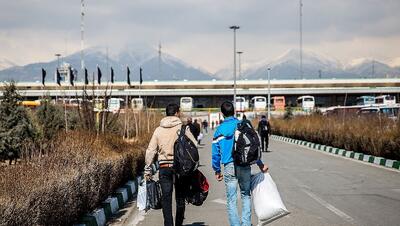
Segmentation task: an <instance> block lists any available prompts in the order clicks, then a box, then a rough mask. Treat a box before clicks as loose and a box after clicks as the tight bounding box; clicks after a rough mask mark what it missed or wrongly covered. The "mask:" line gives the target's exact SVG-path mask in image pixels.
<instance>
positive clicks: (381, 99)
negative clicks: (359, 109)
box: [375, 95, 396, 105]
mask: <svg viewBox="0 0 400 226" xmlns="http://www.w3.org/2000/svg"><path fill="white" fill-rule="evenodd" d="M375 104H379V105H394V104H396V97H395V96H390V95H382V96H378V97H376V98H375Z"/></svg>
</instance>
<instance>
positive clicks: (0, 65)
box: [0, 59, 17, 70]
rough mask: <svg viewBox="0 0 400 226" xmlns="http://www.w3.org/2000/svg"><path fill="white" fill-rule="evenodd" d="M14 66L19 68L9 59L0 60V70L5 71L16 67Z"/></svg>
mask: <svg viewBox="0 0 400 226" xmlns="http://www.w3.org/2000/svg"><path fill="white" fill-rule="evenodd" d="M14 66H17V65H16V64H15V63H13V62H11V61H9V60H7V59H0V70H4V69H7V68H10V67H14Z"/></svg>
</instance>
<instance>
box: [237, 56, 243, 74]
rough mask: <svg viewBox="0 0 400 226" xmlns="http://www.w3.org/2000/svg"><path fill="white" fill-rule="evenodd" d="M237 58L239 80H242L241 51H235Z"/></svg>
mask: <svg viewBox="0 0 400 226" xmlns="http://www.w3.org/2000/svg"><path fill="white" fill-rule="evenodd" d="M236 53H237V54H238V56H239V80H240V79H241V78H242V60H241V57H240V56H241V55H242V53H243V52H242V51H237V52H236Z"/></svg>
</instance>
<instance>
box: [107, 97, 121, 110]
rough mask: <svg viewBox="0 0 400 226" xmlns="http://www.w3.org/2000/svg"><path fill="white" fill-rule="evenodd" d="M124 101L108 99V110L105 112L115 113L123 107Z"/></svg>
mask: <svg viewBox="0 0 400 226" xmlns="http://www.w3.org/2000/svg"><path fill="white" fill-rule="evenodd" d="M124 102H125V101H124V99H122V98H110V99H108V108H107V110H108V111H110V112H117V111H119V110H120V109H121V107H124Z"/></svg>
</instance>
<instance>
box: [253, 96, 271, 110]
mask: <svg viewBox="0 0 400 226" xmlns="http://www.w3.org/2000/svg"><path fill="white" fill-rule="evenodd" d="M251 107H252V108H253V110H254V111H264V110H265V109H266V108H267V98H266V97H262V96H255V97H253V98H251Z"/></svg>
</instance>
